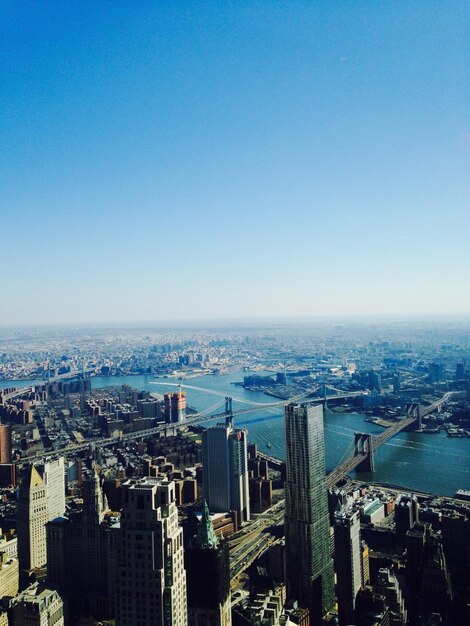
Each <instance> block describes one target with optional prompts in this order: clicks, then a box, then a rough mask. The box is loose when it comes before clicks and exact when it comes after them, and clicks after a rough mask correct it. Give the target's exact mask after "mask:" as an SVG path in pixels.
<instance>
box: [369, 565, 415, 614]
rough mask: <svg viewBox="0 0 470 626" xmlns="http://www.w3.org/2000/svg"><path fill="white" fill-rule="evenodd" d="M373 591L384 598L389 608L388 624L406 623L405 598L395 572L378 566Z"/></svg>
mask: <svg viewBox="0 0 470 626" xmlns="http://www.w3.org/2000/svg"><path fill="white" fill-rule="evenodd" d="M374 591H375V592H376V593H377V594H378V595H380V596H382V597H383V598H385V602H386V603H387V606H388V608H389V609H390V626H405V625H406V624H407V623H408V621H407V611H406V608H405V600H404V598H403V594H402V591H401V589H400V585H399V584H398V580H397V577H396V576H395V572H394V571H393V570H391V569H387V568H386V567H383V568H380V570H379V573H378V576H377V581H376V583H375V584H374Z"/></svg>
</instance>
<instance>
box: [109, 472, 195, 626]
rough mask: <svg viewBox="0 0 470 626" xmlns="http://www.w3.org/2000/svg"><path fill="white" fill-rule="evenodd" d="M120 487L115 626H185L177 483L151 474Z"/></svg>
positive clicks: (183, 576) (129, 481)
mask: <svg viewBox="0 0 470 626" xmlns="http://www.w3.org/2000/svg"><path fill="white" fill-rule="evenodd" d="M122 489H123V508H122V516H121V530H120V544H119V555H118V565H117V590H116V591H117V593H116V598H117V615H116V626H187V623H188V617H187V606H186V573H185V569H184V553H183V552H184V549H183V530H182V528H181V527H180V526H179V524H178V509H177V507H176V495H175V486H174V484H173V482H171V481H167V480H162V479H158V478H148V477H147V478H142V479H140V480H128V481H126V482H125V483H124V484H123V487H122Z"/></svg>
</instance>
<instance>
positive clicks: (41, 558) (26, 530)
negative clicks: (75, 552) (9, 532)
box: [17, 465, 48, 572]
mask: <svg viewBox="0 0 470 626" xmlns="http://www.w3.org/2000/svg"><path fill="white" fill-rule="evenodd" d="M47 520H48V508H47V495H46V485H45V483H44V480H43V479H42V477H41V475H40V474H39V472H38V471H37V469H36V468H35V466H34V465H30V467H29V468H28V471H27V474H26V476H25V477H24V479H23V481H22V483H21V485H20V489H19V498H18V513H17V526H18V528H17V534H18V559H19V565H20V570H21V571H23V572H24V571H29V570H32V569H35V568H40V567H43V566H44V565H45V564H46V522H47Z"/></svg>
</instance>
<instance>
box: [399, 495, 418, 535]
mask: <svg viewBox="0 0 470 626" xmlns="http://www.w3.org/2000/svg"><path fill="white" fill-rule="evenodd" d="M417 522H419V503H418V498H417V497H416V496H415V495H402V496H400V499H399V500H398V502H397V503H396V505H395V532H396V535H397V541H398V543H399V545H401V546H404V545H405V542H406V533H407V532H408V531H409V530H410V529H411V528H413V526H414V525H415V524H416V523H417Z"/></svg>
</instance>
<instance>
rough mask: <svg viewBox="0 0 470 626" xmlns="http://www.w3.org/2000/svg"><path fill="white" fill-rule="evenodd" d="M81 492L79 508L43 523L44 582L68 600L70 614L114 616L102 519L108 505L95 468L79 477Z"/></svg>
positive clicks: (108, 529)
mask: <svg viewBox="0 0 470 626" xmlns="http://www.w3.org/2000/svg"><path fill="white" fill-rule="evenodd" d="M82 495H83V507H82V511H80V512H78V511H77V512H76V513H74V514H73V515H71V516H70V517H57V518H55V519H53V520H52V521H50V522H48V524H47V527H46V531H47V582H48V584H49V585H51V586H53V587H54V588H56V589H58V591H59V593H60V594H61V596H62V597H63V598H64V600H67V601H68V606H69V609H70V612H71V614H72V615H73V616H79V615H87V616H89V615H93V617H95V618H96V619H108V618H112V617H114V603H113V598H112V596H113V591H114V580H111V579H110V575H109V570H108V564H109V563H110V562H111V561H112V559H113V555H112V554H110V547H109V539H110V538H109V536H108V535H109V533H110V531H111V528H110V526H109V525H108V524H106V522H105V521H104V519H105V512H106V510H107V508H108V507H107V502H106V498H105V496H104V494H103V491H102V488H101V485H100V480H99V477H98V474H97V473H96V472H93V474H92V476H87V477H86V478H85V480H84V481H83V484H82Z"/></svg>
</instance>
